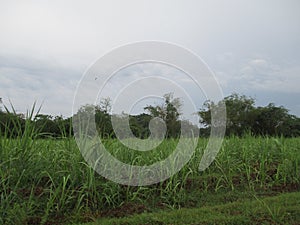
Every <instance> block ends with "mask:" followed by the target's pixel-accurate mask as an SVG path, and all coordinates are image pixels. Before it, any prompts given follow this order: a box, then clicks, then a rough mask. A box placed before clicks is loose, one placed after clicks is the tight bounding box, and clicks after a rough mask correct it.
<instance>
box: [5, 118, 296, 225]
mask: <svg viewBox="0 0 300 225" xmlns="http://www.w3.org/2000/svg"><path fill="white" fill-rule="evenodd" d="M27 123H28V124H26V125H25V132H24V133H22V134H21V133H20V135H19V137H17V138H14V139H12V138H9V137H7V135H6V134H5V133H3V134H1V135H0V200H1V205H0V224H72V223H77V224H81V223H85V222H93V221H94V223H93V224H214V223H216V224H221V223H223V224H242V223H244V224H252V223H253V224H261V223H269V224H276V223H279V224H280V223H282V224H284V223H286V224H293V223H294V224H300V218H299V214H300V213H299V211H300V200H299V191H300V139H299V138H282V137H278V138H270V137H251V136H247V137H244V138H237V137H230V138H226V139H225V140H224V143H223V145H222V148H221V150H220V152H219V153H218V155H217V158H216V160H215V161H214V162H213V163H212V164H211V166H210V167H209V168H208V169H206V170H205V171H203V172H199V171H198V166H199V162H200V159H201V156H202V154H203V150H204V149H205V146H206V143H207V139H200V140H199V143H198V147H197V149H196V151H195V154H194V155H193V157H192V159H191V160H190V161H189V162H188V163H187V164H186V165H185V166H184V167H183V168H182V170H181V171H180V172H178V173H177V174H175V175H174V176H172V177H171V178H169V179H167V180H166V181H164V182H161V183H158V184H154V185H150V186H144V187H131V186H126V185H120V184H116V183H114V182H111V181H109V180H106V179H105V178H103V177H101V176H99V175H98V174H97V173H95V172H94V171H93V169H92V168H91V167H90V166H88V165H87V164H86V163H85V161H84V159H83V157H82V156H81V153H80V151H79V149H78V148H77V146H76V142H75V140H74V139H73V138H72V137H66V138H62V139H39V138H38V133H37V132H36V131H35V130H34V129H33V127H32V126H31V125H30V122H29V121H28V122H27ZM104 143H105V146H106V147H107V149H109V151H110V152H111V153H112V154H113V155H114V156H115V157H117V158H118V159H120V160H122V161H124V162H136V161H137V160H136V158H138V159H139V160H138V163H141V164H142V163H146V164H151V163H153V162H154V161H158V160H160V159H162V158H165V157H167V156H168V155H169V154H170V153H171V152H172V151H173V150H174V148H175V146H176V144H177V140H174V139H170V140H165V141H164V142H163V143H162V145H160V146H159V147H158V148H157V149H156V150H154V151H153V152H150V153H145V154H142V153H137V152H135V151H130V150H128V149H127V148H124V147H123V146H122V145H121V143H119V142H118V141H117V140H113V139H109V140H105V141H104ZM287 192H288V193H287ZM283 193H287V194H283ZM128 216H132V217H128ZM119 217H125V218H123V219H122V218H121V219H118V218H119ZM150 218H151V219H150ZM95 221H96V222H95ZM199 221H200V222H199ZM201 221H202V222H201Z"/></svg>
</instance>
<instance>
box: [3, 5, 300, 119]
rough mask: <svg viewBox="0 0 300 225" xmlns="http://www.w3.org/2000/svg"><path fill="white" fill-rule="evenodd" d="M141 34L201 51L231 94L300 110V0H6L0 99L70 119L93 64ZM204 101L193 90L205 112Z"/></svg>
mask: <svg viewBox="0 0 300 225" xmlns="http://www.w3.org/2000/svg"><path fill="white" fill-rule="evenodd" d="M143 40H158V41H165V42H171V43H175V44H178V45H180V46H183V47H186V48H187V49H190V50H191V51H193V52H194V53H196V54H197V55H198V56H200V57H201V58H202V60H203V61H204V62H206V64H207V65H208V66H209V67H210V69H211V70H212V71H213V72H214V74H215V76H216V78H217V80H218V82H219V84H220V86H221V88H222V90H223V93H224V95H225V96H226V95H229V94H231V93H233V92H238V93H241V94H245V95H248V96H252V97H254V98H255V99H257V104H258V105H266V104H268V103H270V102H274V103H275V104H276V105H283V106H284V107H286V108H288V109H290V112H291V113H292V114H296V115H298V116H300V100H299V99H300V88H299V84H300V2H299V1H298V0H281V1H278V0H265V1H260V0H252V1H239V0H227V1H221V0H209V1H199V0H164V1H161V0H151V1H150V0H128V1H122V0H119V1H117V0H110V1H91V0H87V1H76V0H72V1H71V0H70V1H58V0H52V1H38V0H36V1H31V0H28V1H14V0H11V1H4V0H0V97H2V99H3V103H4V104H6V105H9V100H10V101H11V102H12V103H13V105H14V107H15V108H16V109H17V110H18V111H19V112H24V111H26V109H29V108H30V107H31V105H32V104H33V102H34V101H37V103H38V104H43V106H42V112H43V113H49V114H53V115H60V114H62V115H64V116H69V115H71V113H72V104H73V98H74V94H75V91H76V87H77V85H78V83H79V82H80V79H81V77H82V75H83V74H84V72H85V71H86V70H87V69H88V68H89V66H91V65H92V63H93V62H95V60H96V59H98V58H99V57H101V56H103V55H104V54H105V53H107V52H109V51H110V50H111V49H113V48H116V47H118V46H121V45H125V44H127V43H131V42H136V41H143ZM146 68H148V67H146ZM155 68H156V72H157V67H155ZM148 70H149V68H148ZM136 71H137V70H136V68H135V69H133V70H132V74H131V73H130V70H128V69H127V70H126V71H123V73H119V77H116V79H115V80H114V81H112V82H111V83H110V84H109V85H110V86H109V85H108V87H109V88H107V90H110V89H111V90H112V91H116V90H120V89H121V88H122V86H124V84H126V82H129V80H132V78H134V77H136V76H138V75H139V74H138V73H136ZM165 71H166V70H163V69H161V73H165ZM168 71H170V70H168ZM148 72H149V71H148ZM157 73H159V72H157ZM173 79H175V80H177V81H179V83H180V82H181V79H182V82H184V79H185V78H180V76H179V74H178V73H177V75H176V76H175V75H174V78H173ZM182 86H185V85H184V84H183V85H182ZM190 91H191V92H193V89H192V88H190ZM108 93H109V92H108ZM202 97H203V95H202ZM202 97H201V96H200V95H199V98H197V96H196V95H193V96H192V98H193V100H194V101H195V104H196V105H197V107H199V108H200V107H201V105H202V103H203V98H202Z"/></svg>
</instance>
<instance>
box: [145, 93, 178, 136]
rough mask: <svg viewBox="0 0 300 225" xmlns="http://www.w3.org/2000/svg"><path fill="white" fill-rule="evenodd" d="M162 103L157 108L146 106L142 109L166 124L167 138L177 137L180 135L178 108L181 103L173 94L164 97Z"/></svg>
mask: <svg viewBox="0 0 300 225" xmlns="http://www.w3.org/2000/svg"><path fill="white" fill-rule="evenodd" d="M164 99H165V101H164V103H163V104H162V105H160V106H159V105H157V106H152V105H149V106H146V107H145V108H144V109H145V110H146V111H148V112H149V113H150V115H151V116H152V117H159V118H161V119H163V120H164V121H165V122H166V126H167V137H178V136H179V135H180V121H179V116H180V108H181V105H182V104H181V101H180V99H179V98H174V96H173V93H168V94H165V95H164Z"/></svg>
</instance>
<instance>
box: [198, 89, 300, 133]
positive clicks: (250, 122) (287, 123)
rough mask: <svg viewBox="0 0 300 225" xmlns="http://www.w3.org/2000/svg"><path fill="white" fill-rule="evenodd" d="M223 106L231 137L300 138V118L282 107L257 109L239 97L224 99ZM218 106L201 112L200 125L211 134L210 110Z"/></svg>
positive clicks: (249, 100)
mask: <svg viewBox="0 0 300 225" xmlns="http://www.w3.org/2000/svg"><path fill="white" fill-rule="evenodd" d="M223 102H225V104H226V111H227V124H226V134H227V135H228V136H230V135H238V136H242V135H244V134H247V133H251V134H253V135H255V136H259V135H269V136H280V135H283V136H286V137H295V136H299V135H300V118H298V117H296V116H294V115H290V114H289V113H288V110H287V109H285V108H284V107H283V106H275V105H274V104H273V103H270V104H268V105H267V106H265V107H262V106H259V107H255V100H254V99H253V98H251V97H246V96H244V95H242V96H240V95H238V94H232V95H230V96H227V97H225V98H224V100H223ZM218 104H219V103H214V102H211V101H207V102H205V103H204V107H203V109H201V110H200V111H199V116H200V117H201V123H202V124H203V125H205V126H206V128H207V129H208V130H209V128H210V125H211V121H210V120H211V110H212V108H215V107H218ZM205 133H208V132H207V131H206V132H205Z"/></svg>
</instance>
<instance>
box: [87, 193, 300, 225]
mask: <svg viewBox="0 0 300 225" xmlns="http://www.w3.org/2000/svg"><path fill="white" fill-rule="evenodd" d="M100 224H101V225H113V224H114V225H117V224H123V225H125V224H128V225H129V224H130V225H135V224H136V225H141V224H148V225H150V224H153V225H154V224H160V225H163V224H186V225H187V224H194V225H196V224H300V192H296V193H286V194H281V195H279V196H275V197H266V198H261V199H259V198H257V199H256V200H248V201H237V202H233V203H227V204H221V205H216V206H206V207H201V208H192V209H186V208H183V209H178V210H171V211H170V210H169V211H161V212H157V213H143V214H139V215H132V216H129V217H125V218H104V219H100V220H98V221H96V222H93V223H88V224H86V225H100Z"/></svg>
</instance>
